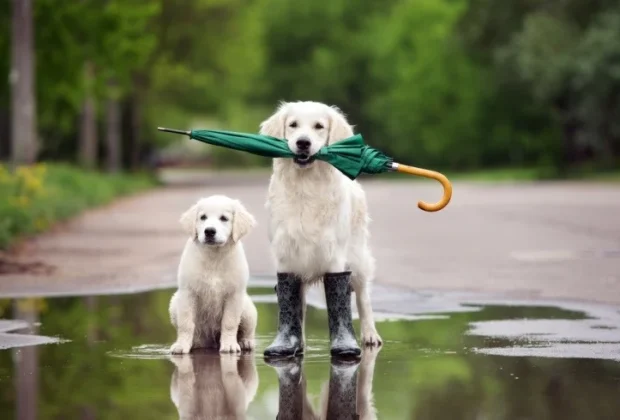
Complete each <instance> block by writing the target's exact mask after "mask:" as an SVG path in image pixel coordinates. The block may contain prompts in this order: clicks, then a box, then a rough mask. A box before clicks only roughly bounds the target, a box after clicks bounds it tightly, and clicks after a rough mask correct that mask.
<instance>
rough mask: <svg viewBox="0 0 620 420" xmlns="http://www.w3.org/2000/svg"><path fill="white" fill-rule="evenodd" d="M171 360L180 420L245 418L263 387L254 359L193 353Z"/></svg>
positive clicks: (172, 389) (172, 396) (173, 396)
mask: <svg viewBox="0 0 620 420" xmlns="http://www.w3.org/2000/svg"><path fill="white" fill-rule="evenodd" d="M170 360H171V361H172V363H174V365H175V369H174V372H173V373H172V380H171V383H170V399H171V400H172V402H173V403H174V405H175V407H176V408H177V411H178V412H179V418H181V419H211V418H218V419H224V418H245V414H246V412H247V410H248V406H249V404H250V403H251V402H252V400H254V397H255V396H256V390H257V389H258V383H259V381H258V372H257V370H256V363H255V362H254V358H253V356H251V355H243V356H238V355H232V354H222V355H219V354H217V353H193V354H191V355H182V356H171V357H170Z"/></svg>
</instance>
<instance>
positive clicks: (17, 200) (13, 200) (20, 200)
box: [8, 195, 30, 208]
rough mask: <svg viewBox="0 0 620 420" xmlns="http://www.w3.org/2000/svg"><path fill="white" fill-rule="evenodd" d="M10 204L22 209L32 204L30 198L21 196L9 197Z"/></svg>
mask: <svg viewBox="0 0 620 420" xmlns="http://www.w3.org/2000/svg"><path fill="white" fill-rule="evenodd" d="M8 201H9V204H10V205H12V206H13V207H21V208H25V207H27V206H28V203H30V199H29V198H28V197H26V196H25V195H20V196H17V197H9V200H8Z"/></svg>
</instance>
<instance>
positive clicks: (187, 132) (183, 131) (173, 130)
mask: <svg viewBox="0 0 620 420" xmlns="http://www.w3.org/2000/svg"><path fill="white" fill-rule="evenodd" d="M157 129H158V130H159V131H165V132H167V133H177V134H187V135H188V136H189V135H190V134H191V131H186V130H177V129H174V128H166V127H157Z"/></svg>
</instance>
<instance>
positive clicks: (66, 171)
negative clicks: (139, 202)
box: [0, 164, 155, 249]
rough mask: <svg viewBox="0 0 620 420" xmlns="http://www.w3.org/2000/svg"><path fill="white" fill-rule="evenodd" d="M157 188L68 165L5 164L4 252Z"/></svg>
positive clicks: (1, 181) (148, 181) (0, 201)
mask: <svg viewBox="0 0 620 420" xmlns="http://www.w3.org/2000/svg"><path fill="white" fill-rule="evenodd" d="M154 185H155V181H154V179H153V178H151V177H150V176H148V175H144V174H140V175H127V174H103V173H100V172H96V171H88V170H84V169H79V168H76V167H74V166H70V165H66V164H37V165H33V166H22V167H18V168H16V169H15V170H9V169H8V168H7V167H5V166H2V165H0V197H2V198H0V249H7V248H8V247H10V246H11V245H12V244H13V243H14V242H15V241H16V240H18V239H19V238H22V237H25V236H28V235H32V234H36V233H40V232H43V231H45V230H47V229H49V227H50V226H52V225H53V224H54V223H57V222H59V221H63V220H66V219H68V218H70V217H72V216H75V215H77V214H79V213H80V212H82V211H83V210H85V209H88V208H92V207H95V206H100V205H103V204H107V203H109V202H111V201H112V200H113V199H114V198H117V197H119V196H123V195H127V194H131V193H135V192H138V191H143V190H145V189H147V188H149V187H152V186H154Z"/></svg>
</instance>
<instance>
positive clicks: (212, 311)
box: [170, 196, 257, 353]
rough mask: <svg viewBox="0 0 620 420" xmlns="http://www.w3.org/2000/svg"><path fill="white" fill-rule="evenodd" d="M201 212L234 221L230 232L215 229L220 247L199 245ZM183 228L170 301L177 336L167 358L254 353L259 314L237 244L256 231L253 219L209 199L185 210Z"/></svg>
mask: <svg viewBox="0 0 620 420" xmlns="http://www.w3.org/2000/svg"><path fill="white" fill-rule="evenodd" d="M203 209H209V211H211V212H217V214H220V212H221V213H224V212H227V213H226V214H231V215H232V218H231V220H230V226H229V228H226V227H225V226H220V227H219V228H218V235H219V234H220V233H219V231H220V230H221V231H223V232H225V236H224V237H223V244H222V245H221V246H214V245H208V244H205V243H202V242H201V241H200V240H199V239H198V238H199V237H200V235H199V232H197V226H198V225H199V224H200V220H199V215H200V214H201V212H202V211H206V210H203ZM218 217H219V216H218ZM181 224H182V225H183V227H184V229H185V231H186V233H187V234H188V235H189V239H188V240H187V242H186V244H185V248H184V250H183V254H182V256H181V261H180V264H179V269H178V290H177V291H176V292H175V293H174V295H173V296H172V299H171V300H170V320H171V322H172V325H173V326H174V327H175V328H176V330H177V340H176V342H175V343H174V344H173V345H172V347H171V349H170V350H171V352H172V353H189V352H190V350H191V349H193V348H218V347H219V350H220V352H240V351H241V350H242V349H244V350H252V349H253V348H254V333H255V329H256V322H257V312H256V307H255V306H254V303H253V302H252V300H251V298H250V296H249V295H248V293H247V283H248V279H249V267H248V263H247V260H246V257H245V252H244V250H243V245H242V244H241V242H240V239H241V238H242V237H243V236H245V235H246V234H247V233H249V231H250V230H251V229H252V228H253V227H254V225H255V220H254V217H253V216H252V215H251V214H250V213H248V211H247V210H246V209H245V208H244V207H243V205H242V204H241V203H240V202H239V201H237V200H232V199H230V198H228V197H225V196H211V197H208V198H203V199H201V200H200V201H198V202H197V203H196V204H195V205H193V206H192V207H191V208H190V209H188V210H187V211H186V212H185V213H184V214H183V215H182V217H181ZM220 225H222V223H220Z"/></svg>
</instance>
